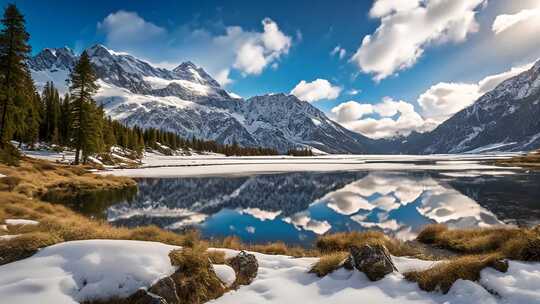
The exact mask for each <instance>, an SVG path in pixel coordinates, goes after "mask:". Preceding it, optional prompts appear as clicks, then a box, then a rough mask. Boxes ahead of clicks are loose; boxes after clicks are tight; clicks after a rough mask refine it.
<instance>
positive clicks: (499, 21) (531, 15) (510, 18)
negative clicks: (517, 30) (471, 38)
mask: <svg viewBox="0 0 540 304" xmlns="http://www.w3.org/2000/svg"><path fill="white" fill-rule="evenodd" d="M539 20H540V8H536V9H524V10H522V11H520V12H518V13H516V14H503V15H499V16H497V17H496V18H495V21H493V25H492V27H491V29H492V30H493V32H494V33H495V34H500V33H502V32H504V31H506V30H508V29H510V28H512V27H514V26H516V25H518V24H519V23H521V22H534V23H536V26H538V25H539V24H540V21H539Z"/></svg>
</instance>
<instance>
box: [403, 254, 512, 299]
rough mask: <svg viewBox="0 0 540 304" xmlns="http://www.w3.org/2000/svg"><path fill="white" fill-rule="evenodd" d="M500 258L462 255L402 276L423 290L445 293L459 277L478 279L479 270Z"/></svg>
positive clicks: (470, 279)
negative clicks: (416, 283)
mask: <svg viewBox="0 0 540 304" xmlns="http://www.w3.org/2000/svg"><path fill="white" fill-rule="evenodd" d="M500 258H501V257H500V256H499V255H497V254H492V255H469V256H463V257H458V258H455V259H453V260H450V261H445V262H440V263H438V264H437V265H435V266H434V267H431V268H429V269H427V270H424V271H412V272H408V273H405V274H404V276H405V278H406V279H407V280H409V281H413V282H418V286H419V287H420V288H421V289H423V290H425V291H442V292H443V293H447V292H448V290H450V288H451V287H452V285H453V284H454V282H455V281H457V280H459V279H462V280H469V281H478V280H479V279H480V272H481V271H482V270H483V269H484V268H486V267H494V266H495V263H496V262H497V261H500ZM502 270H504V271H506V269H502Z"/></svg>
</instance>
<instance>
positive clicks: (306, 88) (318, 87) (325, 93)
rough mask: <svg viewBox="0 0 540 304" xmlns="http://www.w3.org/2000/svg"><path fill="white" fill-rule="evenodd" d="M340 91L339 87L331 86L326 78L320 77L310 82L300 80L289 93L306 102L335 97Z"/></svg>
mask: <svg viewBox="0 0 540 304" xmlns="http://www.w3.org/2000/svg"><path fill="white" fill-rule="evenodd" d="M340 93H341V87H339V86H333V85H332V84H331V83H330V82H329V81H328V80H326V79H320V78H319V79H316V80H314V81H312V82H306V81H305V80H302V81H300V82H299V83H298V84H297V85H296V86H295V87H294V89H292V91H291V94H293V95H295V96H296V97H298V98H299V99H300V100H305V101H307V102H314V101H317V100H321V99H336V98H337V97H338V96H339V94H340Z"/></svg>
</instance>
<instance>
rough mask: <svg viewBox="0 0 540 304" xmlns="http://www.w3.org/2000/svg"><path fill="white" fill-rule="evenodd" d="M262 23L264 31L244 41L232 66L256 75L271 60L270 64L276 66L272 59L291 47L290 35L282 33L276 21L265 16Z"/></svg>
mask: <svg viewBox="0 0 540 304" xmlns="http://www.w3.org/2000/svg"><path fill="white" fill-rule="evenodd" d="M262 24H263V27H264V32H263V33H262V34H260V35H255V37H253V38H252V39H250V40H249V41H247V42H246V43H244V44H243V45H242V46H241V47H240V49H239V50H238V52H237V54H236V60H235V62H234V65H233V67H234V68H236V69H238V70H239V71H242V72H243V73H245V74H255V75H258V74H260V73H261V72H262V71H263V69H264V68H265V67H266V66H267V65H268V64H269V63H272V62H273V63H272V66H273V67H274V68H277V63H276V62H274V61H275V60H276V59H278V58H279V57H280V56H281V55H282V54H287V53H288V52H289V49H290V47H291V37H288V36H286V35H285V34H283V33H282V32H281V31H280V30H279V28H278V25H277V23H275V22H274V21H272V20H271V19H269V18H265V19H264V20H263V21H262Z"/></svg>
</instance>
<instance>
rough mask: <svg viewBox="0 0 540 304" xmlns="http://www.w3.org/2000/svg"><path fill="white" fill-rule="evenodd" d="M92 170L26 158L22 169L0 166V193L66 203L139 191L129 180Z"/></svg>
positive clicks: (21, 164) (133, 182) (19, 167)
mask: <svg viewBox="0 0 540 304" xmlns="http://www.w3.org/2000/svg"><path fill="white" fill-rule="evenodd" d="M88 169H90V167H85V166H68V165H60V164H55V163H52V162H48V161H44V160H37V159H31V158H23V159H22V160H21V162H20V164H19V166H18V167H13V166H7V165H5V164H0V173H1V174H4V175H6V176H7V177H5V178H2V179H0V191H10V192H15V193H20V194H24V195H26V196H28V197H33V198H43V197H45V196H49V197H54V198H58V200H59V201H64V200H66V199H68V198H70V197H74V196H76V195H81V194H86V193H91V192H95V191H103V190H104V189H107V190H115V189H126V188H133V187H136V186H137V185H136V183H135V181H133V180H132V179H130V178H126V177H117V176H102V175H96V174H92V173H89V172H88Z"/></svg>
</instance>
